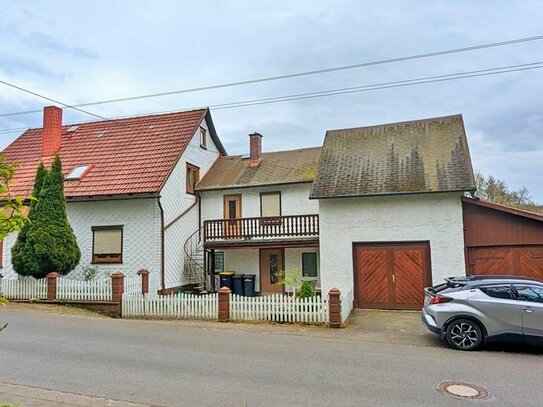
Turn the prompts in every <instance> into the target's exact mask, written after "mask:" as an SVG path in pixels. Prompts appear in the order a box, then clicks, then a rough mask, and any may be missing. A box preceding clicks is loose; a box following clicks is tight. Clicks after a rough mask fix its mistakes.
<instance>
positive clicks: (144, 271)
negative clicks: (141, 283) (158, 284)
mask: <svg viewBox="0 0 543 407" xmlns="http://www.w3.org/2000/svg"><path fill="white" fill-rule="evenodd" d="M142 274H149V270H147V269H141V270H140V271H138V275H139V276H141V275H142Z"/></svg>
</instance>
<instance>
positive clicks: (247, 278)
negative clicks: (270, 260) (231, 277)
mask: <svg viewBox="0 0 543 407" xmlns="http://www.w3.org/2000/svg"><path fill="white" fill-rule="evenodd" d="M255 279H256V274H244V275H243V291H245V295H246V296H247V297H254V296H255Z"/></svg>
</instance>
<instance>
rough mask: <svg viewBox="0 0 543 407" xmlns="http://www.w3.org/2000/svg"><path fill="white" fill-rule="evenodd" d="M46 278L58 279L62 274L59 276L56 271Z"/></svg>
mask: <svg viewBox="0 0 543 407" xmlns="http://www.w3.org/2000/svg"><path fill="white" fill-rule="evenodd" d="M45 277H47V278H58V277H60V274H58V273H57V272H56V271H52V272H51V273H49V274H47V275H46V276H45Z"/></svg>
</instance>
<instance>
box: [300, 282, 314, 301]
mask: <svg viewBox="0 0 543 407" xmlns="http://www.w3.org/2000/svg"><path fill="white" fill-rule="evenodd" d="M314 296H315V290H314V289H313V285H312V284H311V283H310V282H309V281H304V282H302V286H301V287H300V290H299V291H298V298H311V297H314Z"/></svg>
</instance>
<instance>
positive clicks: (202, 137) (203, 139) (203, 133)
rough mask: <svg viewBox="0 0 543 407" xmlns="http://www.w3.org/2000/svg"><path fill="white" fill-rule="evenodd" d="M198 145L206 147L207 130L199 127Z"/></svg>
mask: <svg viewBox="0 0 543 407" xmlns="http://www.w3.org/2000/svg"><path fill="white" fill-rule="evenodd" d="M200 147H202V148H207V131H206V129H204V128H203V127H200Z"/></svg>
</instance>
